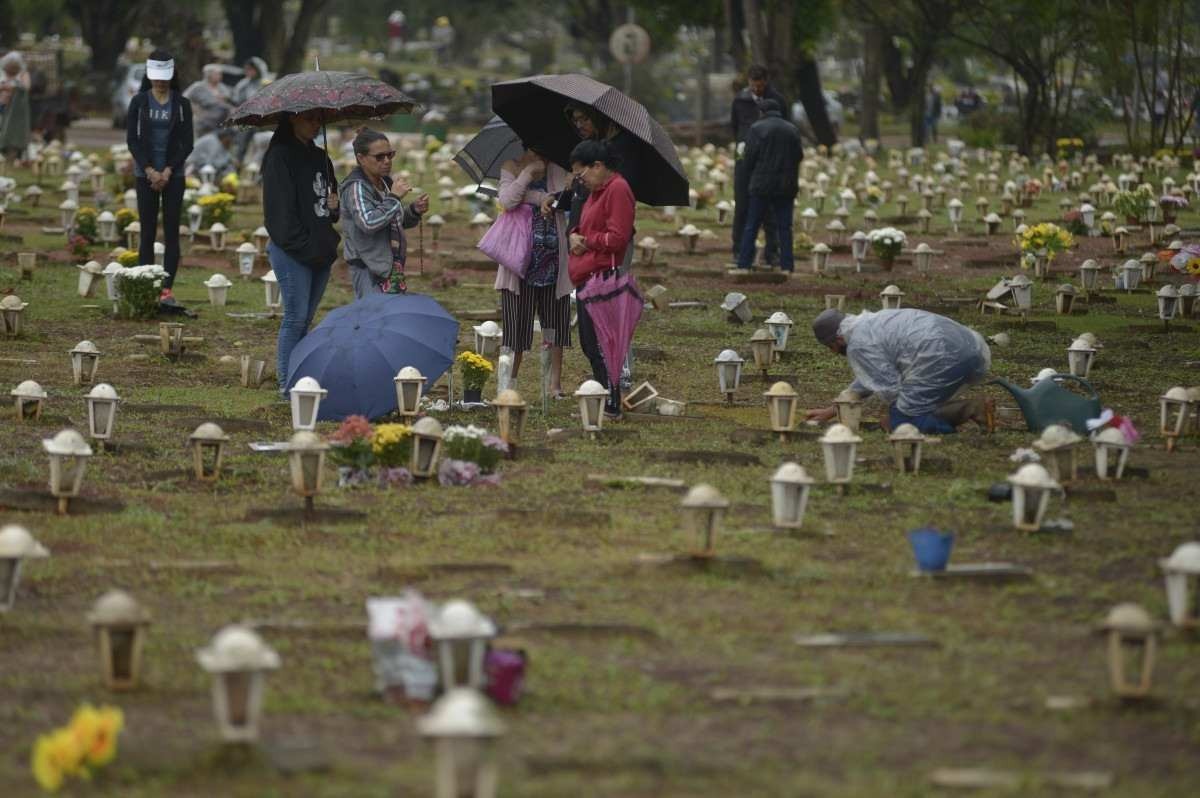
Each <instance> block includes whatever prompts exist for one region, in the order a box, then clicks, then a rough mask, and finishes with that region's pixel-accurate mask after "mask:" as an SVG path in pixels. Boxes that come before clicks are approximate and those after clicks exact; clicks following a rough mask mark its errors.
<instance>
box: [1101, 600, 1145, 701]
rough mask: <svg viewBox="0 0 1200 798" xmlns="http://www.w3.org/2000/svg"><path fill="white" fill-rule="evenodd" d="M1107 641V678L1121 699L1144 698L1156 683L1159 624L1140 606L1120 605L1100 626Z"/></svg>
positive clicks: (1110, 612)
mask: <svg viewBox="0 0 1200 798" xmlns="http://www.w3.org/2000/svg"><path fill="white" fill-rule="evenodd" d="M1100 629H1101V631H1103V632H1104V633H1105V637H1106V638H1107V643H1108V645H1107V657H1108V679H1109V684H1110V686H1111V687H1112V691H1113V693H1115V694H1116V695H1117V696H1118V697H1120V698H1144V697H1145V696H1147V695H1149V693H1150V688H1151V685H1152V684H1153V680H1154V666H1155V659H1156V655H1157V652H1158V624H1156V623H1154V621H1152V620H1151V619H1150V614H1149V613H1147V612H1146V611H1145V610H1144V609H1142V608H1141V607H1139V606H1138V605H1137V604H1118V605H1117V606H1115V607H1113V608H1112V610H1110V611H1109V613H1108V616H1107V617H1106V618H1105V619H1104V623H1103V624H1101V626H1100Z"/></svg>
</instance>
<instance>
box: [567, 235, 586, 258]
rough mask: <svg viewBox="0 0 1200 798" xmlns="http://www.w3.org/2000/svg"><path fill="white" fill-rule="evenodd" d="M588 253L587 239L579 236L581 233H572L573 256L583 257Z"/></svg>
mask: <svg viewBox="0 0 1200 798" xmlns="http://www.w3.org/2000/svg"><path fill="white" fill-rule="evenodd" d="M587 251H588V248H587V239H585V238H584V237H583V236H581V235H579V233H571V254H572V255H582V254H583V253H585V252H587Z"/></svg>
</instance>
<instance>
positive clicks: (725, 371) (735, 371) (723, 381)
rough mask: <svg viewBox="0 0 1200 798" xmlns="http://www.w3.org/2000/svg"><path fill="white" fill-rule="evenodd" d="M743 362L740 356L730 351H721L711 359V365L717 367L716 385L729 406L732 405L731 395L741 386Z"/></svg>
mask: <svg viewBox="0 0 1200 798" xmlns="http://www.w3.org/2000/svg"><path fill="white" fill-rule="evenodd" d="M745 362H746V361H745V360H744V359H742V357H741V355H739V354H738V353H737V352H735V351H733V350H732V349H722V350H721V353H720V354H718V355H717V356H716V357H715V358H714V359H713V364H714V365H716V367H717V385H718V387H719V388H720V389H721V393H723V394H725V400H726V402H728V403H729V404H733V394H734V392H736V391H737V389H738V386H739V385H741V382H742V364H743V363H745Z"/></svg>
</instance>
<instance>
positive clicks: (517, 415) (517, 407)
mask: <svg viewBox="0 0 1200 798" xmlns="http://www.w3.org/2000/svg"><path fill="white" fill-rule="evenodd" d="M492 406H494V407H495V408H496V431H497V434H498V435H499V436H500V439H501V440H502V441H504V442H505V443H507V444H508V445H509V446H510V447H515V446H518V445H520V443H521V438H522V437H524V435H525V419H526V418H528V416H529V403H528V402H526V401H525V400H524V399H522V398H521V394H519V393H517V392H516V391H514V390H513V389H512V388H508V389H506V390H503V391H501V392H500V393H499V395H497V396H496V399H495V400H494V401H493V402H492Z"/></svg>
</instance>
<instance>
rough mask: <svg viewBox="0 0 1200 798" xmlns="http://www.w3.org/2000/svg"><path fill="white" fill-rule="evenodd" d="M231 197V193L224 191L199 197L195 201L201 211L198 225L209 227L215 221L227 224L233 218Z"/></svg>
mask: <svg viewBox="0 0 1200 798" xmlns="http://www.w3.org/2000/svg"><path fill="white" fill-rule="evenodd" d="M233 199H234V197H233V195H232V194H226V193H225V192H224V191H218V192H217V193H216V194H209V195H208V196H206V197H201V198H200V199H199V200H198V202H197V203H196V204H198V205H199V206H200V210H201V212H202V215H201V217H200V226H201V227H211V226H213V225H214V224H216V223H217V222H220V223H221V224H225V225H227V224H229V222H230V220H232V219H233Z"/></svg>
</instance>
